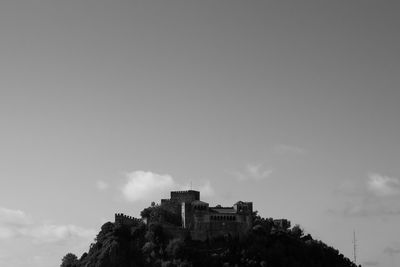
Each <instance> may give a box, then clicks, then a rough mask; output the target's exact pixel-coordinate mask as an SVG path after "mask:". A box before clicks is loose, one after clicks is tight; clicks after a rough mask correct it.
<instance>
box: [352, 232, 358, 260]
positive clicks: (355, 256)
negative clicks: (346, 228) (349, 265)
mask: <svg viewBox="0 0 400 267" xmlns="http://www.w3.org/2000/svg"><path fill="white" fill-rule="evenodd" d="M353 256H354V263H355V264H357V240H356V231H355V230H353Z"/></svg>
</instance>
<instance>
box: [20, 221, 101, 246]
mask: <svg viewBox="0 0 400 267" xmlns="http://www.w3.org/2000/svg"><path fill="white" fill-rule="evenodd" d="M24 234H25V235H26V236H29V237H32V238H33V240H34V241H35V242H38V243H53V242H59V241H63V240H67V239H74V238H82V239H92V238H94V237H95V234H96V233H95V231H94V230H92V229H85V228H82V227H79V226H76V225H56V224H43V225H39V226H36V227H33V228H30V229H26V231H25V233H24Z"/></svg>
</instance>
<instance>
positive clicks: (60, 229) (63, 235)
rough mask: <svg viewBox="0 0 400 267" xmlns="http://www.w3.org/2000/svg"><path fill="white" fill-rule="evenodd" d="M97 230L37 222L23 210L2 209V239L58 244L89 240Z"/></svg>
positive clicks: (0, 226)
mask: <svg viewBox="0 0 400 267" xmlns="http://www.w3.org/2000/svg"><path fill="white" fill-rule="evenodd" d="M95 234H96V232H95V230H93V229H85V228H83V227H79V226H76V225H72V224H66V225H62V224H51V223H42V222H35V221H34V220H33V219H32V218H31V217H30V216H28V215H27V214H26V213H25V212H23V211H21V210H12V209H7V208H3V207H0V239H10V238H27V239H29V240H31V241H32V242H33V243H56V242H62V241H68V240H72V239H82V240H89V239H93V238H94V237H95Z"/></svg>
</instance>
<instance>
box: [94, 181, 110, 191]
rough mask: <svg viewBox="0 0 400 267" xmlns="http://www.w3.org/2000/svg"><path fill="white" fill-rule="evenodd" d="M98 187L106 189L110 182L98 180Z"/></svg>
mask: <svg viewBox="0 0 400 267" xmlns="http://www.w3.org/2000/svg"><path fill="white" fill-rule="evenodd" d="M96 187H97V189H98V190H99V191H105V190H107V188H108V184H107V183H106V182H104V181H100V180H99V181H97V182H96Z"/></svg>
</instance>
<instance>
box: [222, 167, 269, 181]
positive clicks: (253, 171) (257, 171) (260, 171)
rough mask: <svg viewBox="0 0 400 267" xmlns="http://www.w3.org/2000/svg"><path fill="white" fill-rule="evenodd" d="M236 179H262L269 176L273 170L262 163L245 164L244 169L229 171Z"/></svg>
mask: <svg viewBox="0 0 400 267" xmlns="http://www.w3.org/2000/svg"><path fill="white" fill-rule="evenodd" d="M230 173H231V174H232V175H234V176H235V177H236V178H237V179H238V180H240V181H245V180H263V179H266V178H268V177H270V176H271V174H272V173H273V170H272V169H270V168H265V167H264V166H263V164H247V165H246V167H245V169H244V171H241V172H238V171H236V172H230Z"/></svg>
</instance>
